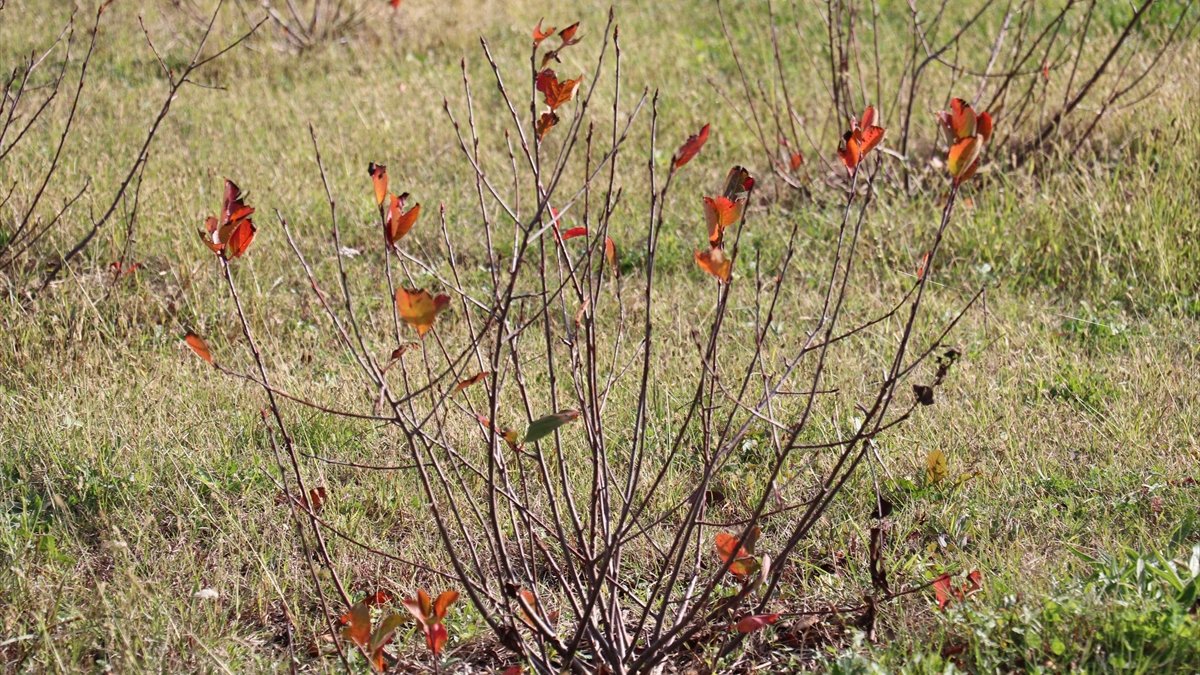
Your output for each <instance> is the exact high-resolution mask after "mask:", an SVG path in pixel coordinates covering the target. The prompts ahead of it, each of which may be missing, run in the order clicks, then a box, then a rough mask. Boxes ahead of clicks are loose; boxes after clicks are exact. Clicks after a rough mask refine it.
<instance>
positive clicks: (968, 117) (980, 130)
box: [938, 98, 992, 185]
mask: <svg viewBox="0 0 1200 675" xmlns="http://www.w3.org/2000/svg"><path fill="white" fill-rule="evenodd" d="M938 122H940V123H941V125H942V131H943V132H944V133H945V135H946V142H947V143H948V144H949V145H950V150H949V152H947V153H946V169H947V170H948V171H949V172H950V176H951V177H952V178H953V179H954V184H955V185H961V184H962V183H963V182H965V181H967V180H968V179H970V178H971V176H974V175H975V171H976V170H978V169H979V156H980V154H982V153H983V148H984V146H985V145H987V142H988V141H989V140H990V139H991V138H992V116H991V114H990V113H986V112H983V113H979V114H978V115H976V114H975V110H974V109H972V108H971V104H970V103H967V102H966V101H964V100H962V99H961V98H956V99H954V100H952V101H950V110H949V111H945V110H943V111H941V112H939V113H938Z"/></svg>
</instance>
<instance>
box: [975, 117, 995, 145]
mask: <svg viewBox="0 0 1200 675" xmlns="http://www.w3.org/2000/svg"><path fill="white" fill-rule="evenodd" d="M975 131H976V133H977V134H978V135H979V137H980V138H982V139H983V142H984V143H987V142H988V141H989V140H991V138H992V115H991V113H986V112H982V113H979V116H978V117H976V118H975Z"/></svg>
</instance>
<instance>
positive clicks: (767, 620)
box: [737, 614, 779, 633]
mask: <svg viewBox="0 0 1200 675" xmlns="http://www.w3.org/2000/svg"><path fill="white" fill-rule="evenodd" d="M776 621H779V615H778V614H755V615H753V616H748V617H746V618H744V619H742V620H741V621H738V622H737V631H738V632H739V633H753V632H754V631H756V630H761V629H763V628H766V627H767V626H770V625H771V624H773V623H775V622H776Z"/></svg>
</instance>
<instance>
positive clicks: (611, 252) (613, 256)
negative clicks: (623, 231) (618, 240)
mask: <svg viewBox="0 0 1200 675" xmlns="http://www.w3.org/2000/svg"><path fill="white" fill-rule="evenodd" d="M604 257H605V258H607V259H608V266H609V267H611V268H612V271H613V274H616V273H617V245H616V244H615V243H613V240H612V237H605V238H604Z"/></svg>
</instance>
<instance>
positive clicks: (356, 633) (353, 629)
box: [338, 589, 406, 672]
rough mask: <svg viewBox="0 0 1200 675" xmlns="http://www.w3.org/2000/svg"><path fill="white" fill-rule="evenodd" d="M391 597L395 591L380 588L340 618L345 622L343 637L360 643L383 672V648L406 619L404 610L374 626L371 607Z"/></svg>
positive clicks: (383, 603)
mask: <svg viewBox="0 0 1200 675" xmlns="http://www.w3.org/2000/svg"><path fill="white" fill-rule="evenodd" d="M391 601H392V594H391V593H389V592H388V591H386V590H382V589H381V590H378V591H376V592H374V593H372V594H371V595H368V596H367V597H365V598H363V599H362V600H359V601H358V602H356V603H354V606H353V607H351V608H350V611H348V612H346V613H345V614H343V615H342V616H341V617H339V618H338V623H340V624H341V625H342V637H343V638H345V639H346V640H349V641H350V642H351V643H353V644H355V645H357V646H359V647H361V648H362V649H363V651H365V652H366V654H367V656H368V657H369V658H370V661H371V666H372V667H374V669H375V670H377V671H379V672H383V670H384V665H385V663H384V651H383V648H384V647H386V646H387V645H388V644H389V643H390V642H391V641H392V638H393V637H394V635H395V633H396V629H397V628H399V627H400V626H401V625H403V624H404V622H405V620H406V619H405V617H404V616H403V615H402V614H391V615H389V616H388V617H386V618H384V619H383V620H381V621H380V622H379V623H378V625H376V626H375V629H374V630H372V629H371V608H372V607H376V606H382V605H386V604H387V603H389V602H391Z"/></svg>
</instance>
